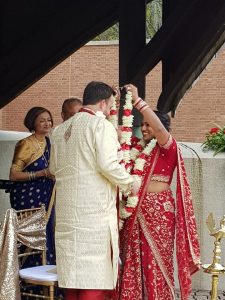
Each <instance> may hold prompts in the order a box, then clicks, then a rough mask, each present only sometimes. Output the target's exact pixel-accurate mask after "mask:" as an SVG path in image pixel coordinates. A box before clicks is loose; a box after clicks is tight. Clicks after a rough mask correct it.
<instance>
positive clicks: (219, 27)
mask: <svg viewBox="0 0 225 300" xmlns="http://www.w3.org/2000/svg"><path fill="white" fill-rule="evenodd" d="M197 17H198V18H199V19H198V22H199V26H198V27H196V26H195V25H194V24H189V26H188V28H187V27H186V26H183V30H182V31H183V32H181V33H180V37H177V38H178V40H179V43H177V44H176V45H175V48H176V51H177V52H176V51H174V52H173V50H172V49H171V50H170V51H171V53H173V56H172V55H171V56H170V60H169V62H170V64H171V65H173V63H174V65H173V73H172V74H171V76H170V78H169V81H168V82H167V83H166V84H165V86H164V88H163V90H162V94H161V95H160V97H159V101H158V106H157V107H158V109H159V110H163V111H166V112H169V111H172V112H173V114H174V112H175V110H176V107H177V105H178V104H179V101H180V100H181V98H182V97H183V96H184V94H185V92H186V91H187V89H188V88H189V87H190V86H191V85H192V83H193V82H194V80H195V79H196V78H197V77H198V76H199V74H200V73H201V72H202V70H204V68H205V67H206V65H207V64H208V62H209V61H210V60H211V58H212V57H213V55H214V54H215V53H216V52H217V51H218V49H219V48H220V47H221V46H222V44H223V43H224V42H225V24H224V23H225V22H224V21H225V2H224V1H222V0H214V1H213V2H212V1H210V0H208V1H207V0H199V1H198V3H196V5H195V7H193V13H192V19H195V18H197ZM186 24H187V23H186ZM187 30H189V32H187ZM185 32H186V35H185ZM178 52H180V54H179V53H178ZM176 53H177V55H176ZM181 55H182V56H181ZM171 70H172V68H171Z"/></svg>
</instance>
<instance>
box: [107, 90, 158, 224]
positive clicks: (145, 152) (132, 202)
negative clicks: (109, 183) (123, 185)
mask: <svg viewBox="0 0 225 300" xmlns="http://www.w3.org/2000/svg"><path fill="white" fill-rule="evenodd" d="M132 109H133V105H132V93H131V92H130V91H128V92H127V93H126V97H125V104H124V106H123V117H122V123H123V126H122V132H121V140H120V144H121V149H120V150H122V153H123V159H122V160H121V161H120V163H121V164H124V166H125V168H126V170H127V171H128V172H129V173H131V168H132V166H133V163H134V162H135V163H134V167H133V171H132V173H134V175H132V176H133V177H134V180H135V181H137V182H138V183H139V184H141V180H142V173H143V170H144V166H145V163H146V159H147V157H148V156H149V155H150V154H151V152H152V150H153V149H154V147H155V145H156V143H157V140H156V139H153V140H151V141H150V142H149V143H148V144H147V145H145V142H144V140H143V139H142V140H140V141H139V142H138V143H137V145H136V146H134V147H133V148H132V149H130V148H131V138H132V127H133V119H134V116H133V115H132ZM109 120H110V121H111V122H112V124H113V125H114V127H115V128H116V129H117V128H118V115H117V106H116V99H115V100H114V103H113V106H112V108H111V113H110V118H109ZM135 173H136V174H135ZM137 204H138V195H136V196H128V197H127V199H126V200H120V223H119V227H120V229H121V228H122V226H123V222H124V219H126V218H129V217H130V216H131V215H132V213H133V211H134V209H135V208H136V206H137Z"/></svg>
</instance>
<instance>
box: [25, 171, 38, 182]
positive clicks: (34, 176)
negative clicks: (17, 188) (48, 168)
mask: <svg viewBox="0 0 225 300" xmlns="http://www.w3.org/2000/svg"><path fill="white" fill-rule="evenodd" d="M27 173H28V179H29V180H30V181H31V180H35V179H36V177H37V176H36V172H33V171H31V172H27Z"/></svg>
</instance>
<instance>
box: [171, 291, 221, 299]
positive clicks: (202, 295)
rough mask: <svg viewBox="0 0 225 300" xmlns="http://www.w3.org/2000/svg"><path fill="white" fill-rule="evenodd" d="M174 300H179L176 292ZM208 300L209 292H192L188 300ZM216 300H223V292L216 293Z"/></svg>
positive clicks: (178, 294)
mask: <svg viewBox="0 0 225 300" xmlns="http://www.w3.org/2000/svg"><path fill="white" fill-rule="evenodd" d="M175 299H176V300H180V293H179V291H176V298H175ZM208 299H209V300H210V299H211V298H210V291H203V290H194V291H193V293H192V294H191V296H190V297H189V300H208ZM218 300H225V291H218Z"/></svg>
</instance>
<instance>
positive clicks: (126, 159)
mask: <svg viewBox="0 0 225 300" xmlns="http://www.w3.org/2000/svg"><path fill="white" fill-rule="evenodd" d="M132 109H133V105H132V93H131V92H129V91H128V92H127V93H126V97H125V104H124V106H123V117H122V123H123V126H122V132H121V139H120V144H121V149H122V151H123V163H124V165H125V168H126V170H127V171H128V172H129V173H130V171H131V157H130V148H131V137H132V127H133V119H134V116H133V115H132Z"/></svg>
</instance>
